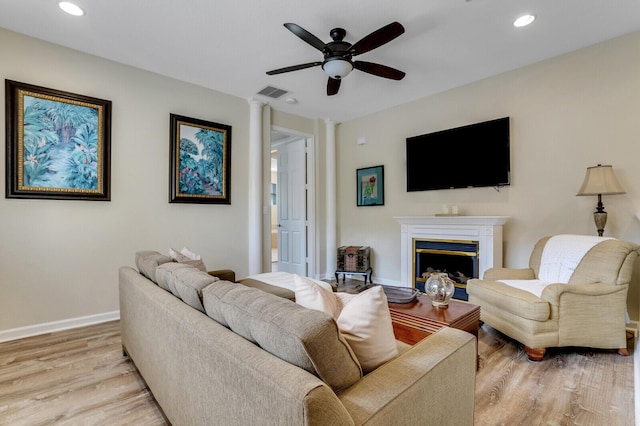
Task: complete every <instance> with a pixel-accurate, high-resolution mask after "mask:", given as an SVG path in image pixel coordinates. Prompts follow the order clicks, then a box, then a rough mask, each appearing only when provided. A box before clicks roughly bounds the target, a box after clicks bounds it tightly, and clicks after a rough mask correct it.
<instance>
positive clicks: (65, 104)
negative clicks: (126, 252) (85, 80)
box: [5, 80, 111, 201]
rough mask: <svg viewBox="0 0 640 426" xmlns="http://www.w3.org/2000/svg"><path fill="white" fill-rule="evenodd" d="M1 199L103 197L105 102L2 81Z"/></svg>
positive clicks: (106, 183)
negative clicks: (3, 154)
mask: <svg viewBox="0 0 640 426" xmlns="http://www.w3.org/2000/svg"><path fill="white" fill-rule="evenodd" d="M5 95H6V144H7V146H6V153H7V155H6V157H7V158H6V163H7V167H6V173H7V175H6V197H7V198H40V199H57V200H85V201H109V200H110V199H111V192H110V178H111V176H110V162H111V101H108V100H104V99H98V98H93V97H89V96H84V95H79V94H76V93H70V92H64V91H61V90H56V89H49V88H45V87H40V86H35V85H32V84H27V83H20V82H17V81H12V80H5Z"/></svg>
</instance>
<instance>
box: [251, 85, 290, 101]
mask: <svg viewBox="0 0 640 426" xmlns="http://www.w3.org/2000/svg"><path fill="white" fill-rule="evenodd" d="M287 93H289V92H288V91H286V90H283V89H278V88H277V87H272V86H267V87H265V88H264V89H262V90H261V91H259V92H258V95H262V96H267V97H269V98H273V99H278V98H280V97H281V96H283V95H285V94H287Z"/></svg>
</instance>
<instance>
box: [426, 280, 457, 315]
mask: <svg viewBox="0 0 640 426" xmlns="http://www.w3.org/2000/svg"><path fill="white" fill-rule="evenodd" d="M454 291H455V286H454V284H453V281H452V280H451V279H450V278H449V274H447V273H446V272H433V273H431V274H430V275H429V278H427V282H426V283H425V285H424V292H425V294H426V295H427V296H429V298H430V299H431V304H432V305H433V306H435V307H437V308H447V307H448V306H449V299H451V296H453V292H454Z"/></svg>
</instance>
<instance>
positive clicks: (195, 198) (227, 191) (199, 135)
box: [169, 114, 231, 204]
mask: <svg viewBox="0 0 640 426" xmlns="http://www.w3.org/2000/svg"><path fill="white" fill-rule="evenodd" d="M170 118H171V142H170V145H171V150H170V165H169V167H170V173H169V175H170V177H169V202H170V203H198V204H207V203H208V204H231V126H227V125H225V124H219V123H213V122H211V121H204V120H198V119H196V118H189V117H184V116H182V115H176V114H171V115H170Z"/></svg>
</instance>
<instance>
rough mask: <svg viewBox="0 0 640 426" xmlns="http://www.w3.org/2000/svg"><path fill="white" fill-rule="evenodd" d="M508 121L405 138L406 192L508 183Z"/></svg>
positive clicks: (488, 122) (509, 179) (499, 120)
mask: <svg viewBox="0 0 640 426" xmlns="http://www.w3.org/2000/svg"><path fill="white" fill-rule="evenodd" d="M509 149H510V148H509V117H504V118H499V119H496V120H491V121H485V122H482V123H476V124H470V125H468V126H462V127H456V128H454V129H449V130H442V131H439V132H434V133H428V134H425V135H420V136H413V137H410V138H407V192H412V191H429V190H434V189H452V188H473V187H487V186H490V187H501V186H505V185H509V184H510V181H511V163H510V152H509Z"/></svg>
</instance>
